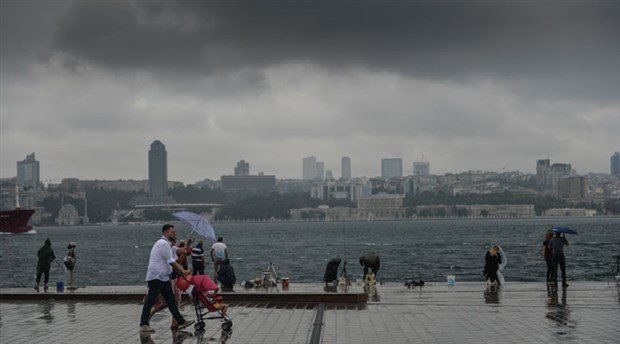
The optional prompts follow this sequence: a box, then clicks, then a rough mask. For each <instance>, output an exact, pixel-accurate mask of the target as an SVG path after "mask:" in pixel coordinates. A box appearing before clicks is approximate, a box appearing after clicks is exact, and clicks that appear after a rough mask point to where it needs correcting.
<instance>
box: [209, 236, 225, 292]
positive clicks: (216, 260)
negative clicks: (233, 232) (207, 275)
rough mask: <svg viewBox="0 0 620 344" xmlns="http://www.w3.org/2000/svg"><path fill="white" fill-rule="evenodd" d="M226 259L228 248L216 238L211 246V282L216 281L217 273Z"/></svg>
mask: <svg viewBox="0 0 620 344" xmlns="http://www.w3.org/2000/svg"><path fill="white" fill-rule="evenodd" d="M226 259H228V248H227V247H226V244H224V239H223V238H222V237H218V238H217V242H216V243H215V244H213V246H211V261H213V271H214V272H215V273H214V275H213V280H214V281H217V271H218V270H219V269H220V265H221V264H222V262H224V260H226Z"/></svg>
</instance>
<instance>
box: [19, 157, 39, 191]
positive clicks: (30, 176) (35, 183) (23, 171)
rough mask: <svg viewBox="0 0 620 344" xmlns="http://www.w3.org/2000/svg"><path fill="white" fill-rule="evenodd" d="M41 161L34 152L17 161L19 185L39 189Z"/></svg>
mask: <svg viewBox="0 0 620 344" xmlns="http://www.w3.org/2000/svg"><path fill="white" fill-rule="evenodd" d="M39 178H40V177H39V162H38V161H37V160H36V159H35V157H34V153H32V154H28V155H26V159H24V160H22V161H18V162H17V185H18V186H21V187H26V188H33V189H35V190H36V189H38V188H39V185H40V180H39Z"/></svg>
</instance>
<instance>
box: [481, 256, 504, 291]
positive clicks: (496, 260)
mask: <svg viewBox="0 0 620 344" xmlns="http://www.w3.org/2000/svg"><path fill="white" fill-rule="evenodd" d="M484 261H485V264H484V276H485V277H486V278H487V281H489V282H491V283H495V282H497V285H498V286H499V285H500V281H499V279H498V278H497V271H499V265H500V264H501V263H502V257H501V256H500V254H499V247H497V246H493V247H491V248H490V249H489V250H488V251H487V254H486V255H485V256H484Z"/></svg>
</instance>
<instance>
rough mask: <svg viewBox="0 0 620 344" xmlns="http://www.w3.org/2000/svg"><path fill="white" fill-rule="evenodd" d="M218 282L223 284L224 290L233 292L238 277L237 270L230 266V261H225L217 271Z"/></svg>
mask: <svg viewBox="0 0 620 344" xmlns="http://www.w3.org/2000/svg"><path fill="white" fill-rule="evenodd" d="M217 280H218V282H220V283H222V290H224V289H225V290H227V291H232V289H233V287H234V285H235V283H236V282H237V277H236V276H235V269H233V267H232V265H230V260H228V259H224V261H223V262H222V264H221V265H220V268H219V270H218V271H217Z"/></svg>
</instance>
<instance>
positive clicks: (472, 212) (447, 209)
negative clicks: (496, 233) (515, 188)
mask: <svg viewBox="0 0 620 344" xmlns="http://www.w3.org/2000/svg"><path fill="white" fill-rule="evenodd" d="M415 210H416V211H415V212H416V216H417V217H418V218H444V217H470V218H530V217H534V216H536V212H535V211H534V205H533V204H469V205H467V204H457V205H445V204H433V205H420V206H417V207H415Z"/></svg>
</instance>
